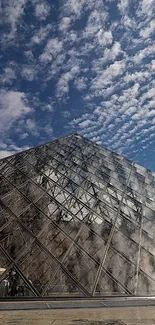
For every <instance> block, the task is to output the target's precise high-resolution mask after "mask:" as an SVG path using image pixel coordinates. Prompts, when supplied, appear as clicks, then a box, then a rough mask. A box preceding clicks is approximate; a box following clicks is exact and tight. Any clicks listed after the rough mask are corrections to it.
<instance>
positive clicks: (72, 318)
mask: <svg viewBox="0 0 155 325" xmlns="http://www.w3.org/2000/svg"><path fill="white" fill-rule="evenodd" d="M144 324H145V325H155V307H150V306H148V307H123V308H121V307H115V308H105V307H103V308H98V309H65V310H63V309H61V310H59V309H57V310H51V309H50V310H35V311H32V310H27V311H22V310H18V311H15V310H14V311H1V312H0V325H144Z"/></svg>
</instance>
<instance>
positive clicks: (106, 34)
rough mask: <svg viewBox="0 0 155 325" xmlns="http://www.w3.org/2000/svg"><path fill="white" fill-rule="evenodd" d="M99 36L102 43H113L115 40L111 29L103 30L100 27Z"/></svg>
mask: <svg viewBox="0 0 155 325" xmlns="http://www.w3.org/2000/svg"><path fill="white" fill-rule="evenodd" d="M97 36H98V42H99V44H100V45H108V44H111V43H112V41H113V37H112V32H111V31H103V30H102V29H100V30H99V32H98V34H97Z"/></svg>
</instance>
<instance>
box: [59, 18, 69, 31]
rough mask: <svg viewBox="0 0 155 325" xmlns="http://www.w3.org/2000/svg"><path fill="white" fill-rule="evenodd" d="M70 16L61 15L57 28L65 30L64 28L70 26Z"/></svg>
mask: <svg viewBox="0 0 155 325" xmlns="http://www.w3.org/2000/svg"><path fill="white" fill-rule="evenodd" d="M70 23H71V18H70V17H63V18H62V20H61V21H60V24H59V30H61V31H63V32H66V30H67V29H68V28H69V27H70Z"/></svg>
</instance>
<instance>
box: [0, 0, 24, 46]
mask: <svg viewBox="0 0 155 325" xmlns="http://www.w3.org/2000/svg"><path fill="white" fill-rule="evenodd" d="M27 1H28V0H18V1H17V0H11V1H10V0H5V1H4V2H3V9H2V17H1V18H2V21H3V23H4V24H8V25H9V26H10V31H9V32H8V34H6V35H5V37H6V39H7V40H12V39H14V37H15V34H16V30H17V25H19V22H20V20H21V18H22V16H23V14H24V8H25V6H26V4H27Z"/></svg>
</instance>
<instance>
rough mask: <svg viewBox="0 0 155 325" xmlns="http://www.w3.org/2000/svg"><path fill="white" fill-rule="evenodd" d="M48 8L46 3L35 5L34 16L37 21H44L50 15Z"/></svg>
mask: <svg viewBox="0 0 155 325" xmlns="http://www.w3.org/2000/svg"><path fill="white" fill-rule="evenodd" d="M50 10H51V8H50V6H49V5H48V4H47V3H46V2H42V3H37V4H36V6H35V16H36V17H37V18H38V19H39V20H45V19H46V18H47V17H48V16H49V14H50Z"/></svg>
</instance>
